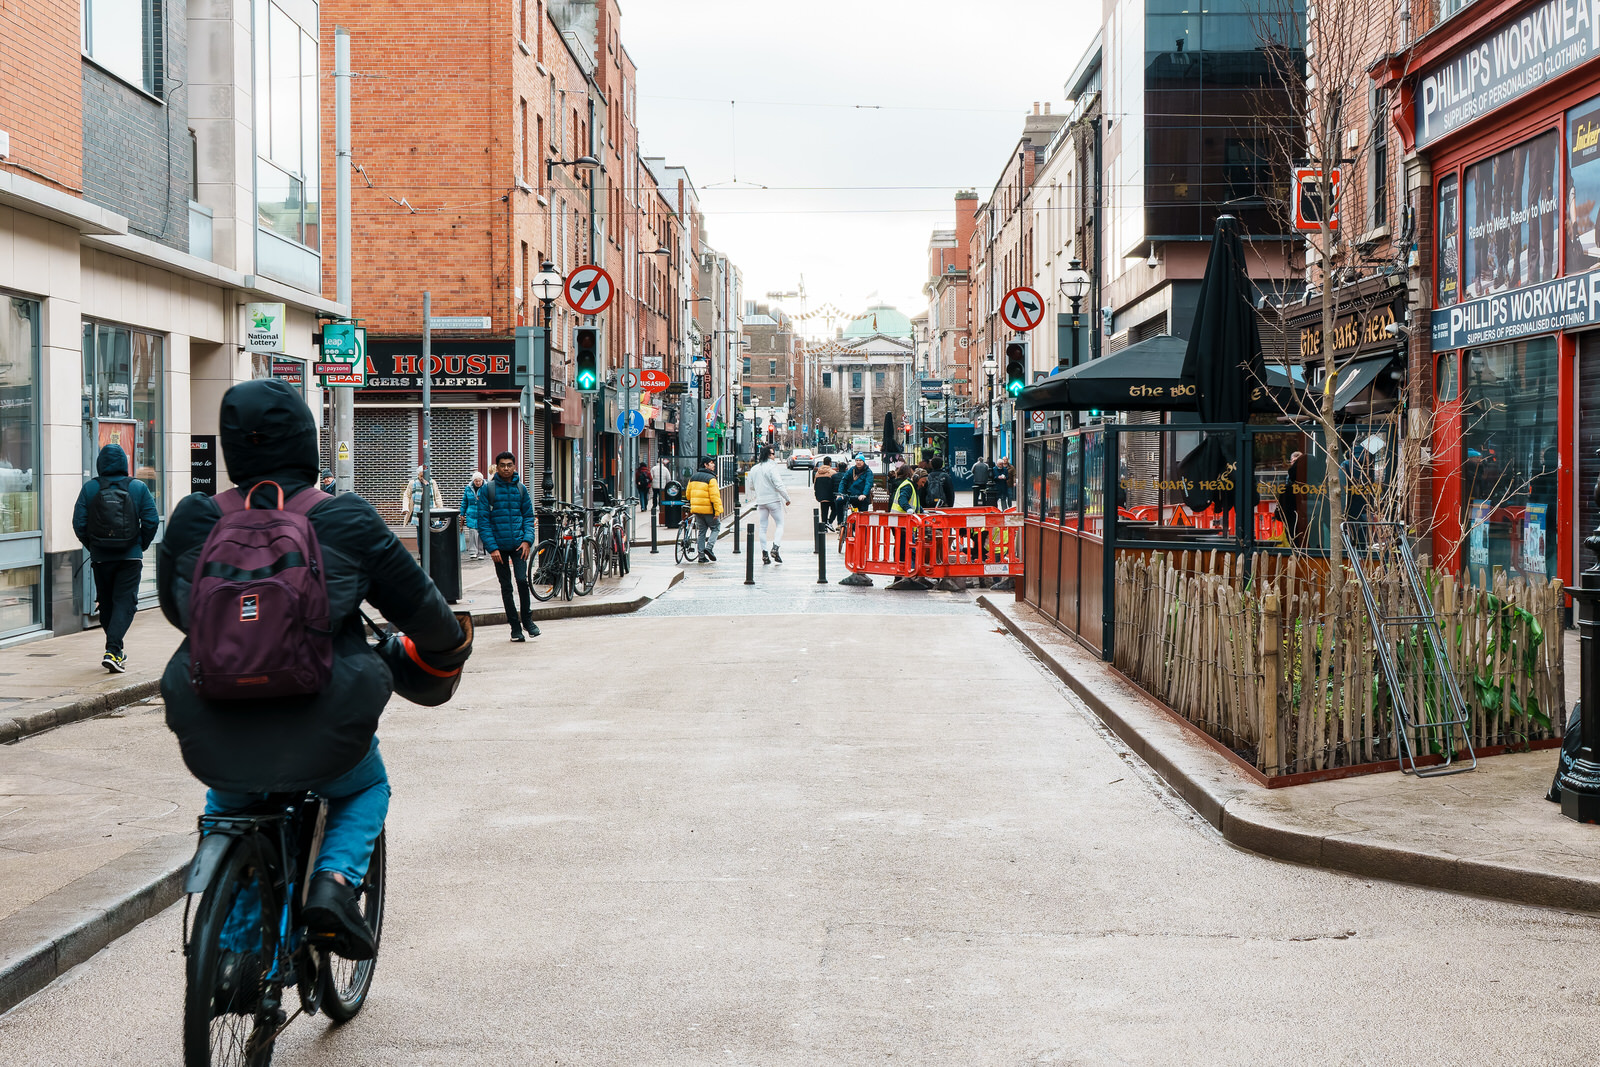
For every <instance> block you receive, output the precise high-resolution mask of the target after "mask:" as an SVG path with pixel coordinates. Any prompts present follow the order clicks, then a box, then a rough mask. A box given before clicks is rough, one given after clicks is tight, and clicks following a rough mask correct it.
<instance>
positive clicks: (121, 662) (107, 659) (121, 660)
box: [100, 652, 128, 674]
mask: <svg viewBox="0 0 1600 1067" xmlns="http://www.w3.org/2000/svg"><path fill="white" fill-rule="evenodd" d="M100 666H102V667H104V668H105V669H106V670H108V671H110V672H111V673H112V674H126V673H128V657H127V656H123V655H120V654H118V653H116V652H107V653H106V654H105V655H103V656H101V657H100Z"/></svg>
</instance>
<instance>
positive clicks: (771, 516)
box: [745, 445, 792, 564]
mask: <svg viewBox="0 0 1600 1067" xmlns="http://www.w3.org/2000/svg"><path fill="white" fill-rule="evenodd" d="M745 487H746V489H747V490H748V492H749V493H750V502H751V503H752V504H754V505H755V508H756V530H757V537H758V538H759V539H760V541H761V562H762V563H764V564H765V563H782V562H783V553H782V552H780V551H779V548H780V547H781V544H782V541H783V514H784V510H783V509H784V508H786V507H788V506H789V505H790V504H791V503H792V501H791V500H790V499H789V490H787V489H785V488H784V487H783V464H781V463H779V462H778V460H777V459H776V458H775V457H774V456H773V453H772V447H771V446H770V445H762V446H761V451H760V452H758V453H756V465H755V466H754V467H751V468H750V473H749V474H747V475H745ZM769 520H770V521H771V523H772V550H771V552H770V553H769V552H768V551H767V523H768V521H769Z"/></svg>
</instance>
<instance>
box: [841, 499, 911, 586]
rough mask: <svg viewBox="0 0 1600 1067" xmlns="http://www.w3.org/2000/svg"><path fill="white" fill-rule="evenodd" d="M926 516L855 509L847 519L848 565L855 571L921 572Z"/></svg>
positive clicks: (905, 575)
mask: <svg viewBox="0 0 1600 1067" xmlns="http://www.w3.org/2000/svg"><path fill="white" fill-rule="evenodd" d="M921 527H922V516H920V515H911V514H908V513H904V512H887V511H855V512H851V513H850V516H849V518H848V519H846V520H845V534H844V565H845V568H846V569H847V570H849V571H851V572H853V573H855V574H888V575H893V576H895V577H897V578H910V577H914V576H915V575H916V574H917V553H918V551H919V549H920V544H919V541H918V537H917V535H918V533H919V532H920V530H921Z"/></svg>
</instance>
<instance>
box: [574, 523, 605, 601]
mask: <svg viewBox="0 0 1600 1067" xmlns="http://www.w3.org/2000/svg"><path fill="white" fill-rule="evenodd" d="M599 577H600V558H599V554H598V553H597V552H596V551H595V547H594V540H593V539H592V538H588V537H585V538H584V539H583V547H582V548H580V549H579V555H578V595H579V596H588V595H589V594H590V593H592V592H594V583H595V581H596V579H598V578H599Z"/></svg>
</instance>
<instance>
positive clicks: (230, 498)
mask: <svg viewBox="0 0 1600 1067" xmlns="http://www.w3.org/2000/svg"><path fill="white" fill-rule="evenodd" d="M211 499H212V500H215V501H216V502H217V508H218V509H219V510H220V511H221V512H222V514H224V515H232V514H233V513H234V512H236V511H243V510H244V504H245V501H244V490H243V489H229V490H228V491H227V492H226V493H218V494H217V495H215V496H213V497H212V498H211Z"/></svg>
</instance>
